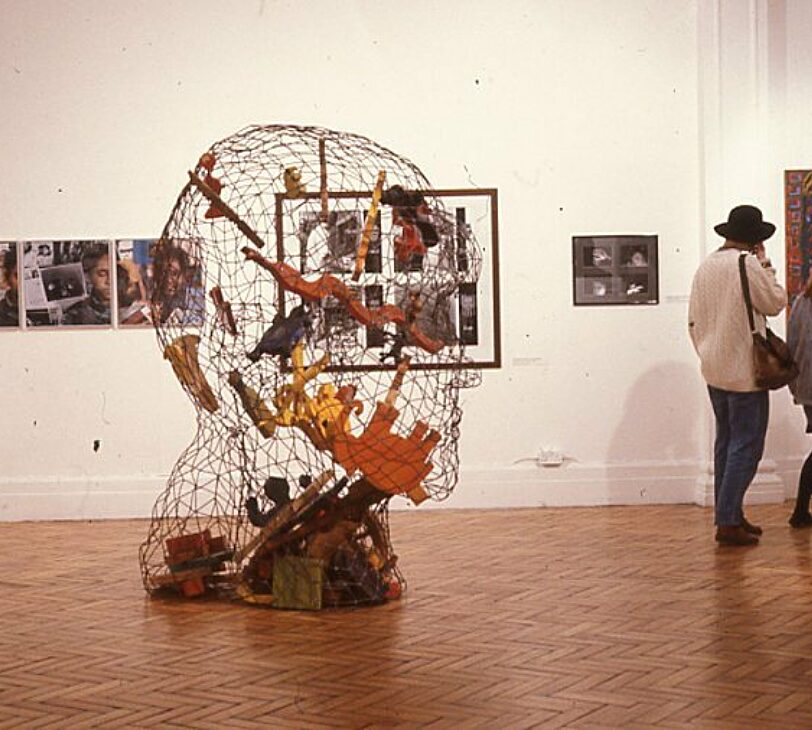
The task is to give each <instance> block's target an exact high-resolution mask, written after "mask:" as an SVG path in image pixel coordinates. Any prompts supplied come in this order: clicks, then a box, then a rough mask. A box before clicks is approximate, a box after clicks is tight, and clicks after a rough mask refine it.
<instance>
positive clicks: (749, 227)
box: [713, 205, 775, 243]
mask: <svg viewBox="0 0 812 730" xmlns="http://www.w3.org/2000/svg"><path fill="white" fill-rule="evenodd" d="M713 230H714V231H716V232H717V233H718V234H719V235H720V236H722V238H726V239H728V240H729V241H738V242H740V243H758V242H759V241H764V240H766V239H768V238H769V237H770V236H772V235H773V233H775V226H774V225H773V224H772V223H768V222H767V221H765V220H764V219H763V217H762V215H761V211H760V210H759V209H758V208H756V207H755V206H754V205H738V206H736V207H735V208H733V210H731V211H730V215H728V217H727V221H726V222H725V223H720V224H719V225H717V226H714V227H713Z"/></svg>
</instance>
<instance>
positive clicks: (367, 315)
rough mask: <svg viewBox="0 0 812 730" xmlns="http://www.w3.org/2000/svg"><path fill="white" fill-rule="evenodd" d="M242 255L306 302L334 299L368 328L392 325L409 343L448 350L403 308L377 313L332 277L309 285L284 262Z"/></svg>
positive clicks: (245, 250)
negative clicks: (403, 334) (398, 329)
mask: <svg viewBox="0 0 812 730" xmlns="http://www.w3.org/2000/svg"><path fill="white" fill-rule="evenodd" d="M242 252H243V253H244V254H245V256H246V258H249V259H251V260H252V261H255V262H256V263H257V264H259V265H260V266H262V267H263V268H264V269H267V270H268V271H270V272H271V273H272V274H273V276H274V278H275V279H276V280H277V281H278V282H279V285H280V286H281V287H282V288H283V289H286V290H287V291H291V292H293V293H294V294H298V295H299V296H300V297H302V299H306V300H307V301H310V302H315V301H319V300H320V299H323V298H324V297H326V296H333V297H335V298H336V299H338V300H339V301H340V302H341V303H342V304H344V306H345V307H346V308H347V311H348V312H349V313H350V315H351V316H352V318H353V319H355V320H356V321H358V322H360V323H361V324H362V325H364V326H365V327H383V326H384V325H386V324H389V323H392V324H395V325H397V326H398V327H403V328H405V331H406V334H407V337H408V341H409V343H411V344H413V345H416V346H417V347H420V348H421V349H423V350H425V351H426V352H430V353H432V354H434V353H436V352H439V351H440V350H442V348H443V346H444V343H443V342H442V340H435V339H432V338H431V337H429V336H428V335H427V334H426V333H425V332H423V331H422V330H421V329H420V327H419V326H418V325H417V323H416V322H413V321H409V319H410V318H407V316H406V313H405V312H404V311H403V310H402V309H401V308H400V307H397V306H395V305H394V304H384V305H383V306H381V307H375V308H373V309H370V308H369V307H366V306H364V305H363V304H362V303H361V301H360V300H359V299H357V298H356V297H355V295H354V294H353V292H352V290H351V289H350V288H349V287H348V286H347V285H346V284H345V283H344V282H343V281H341V280H340V279H337V278H336V277H335V276H333V275H332V274H322V275H321V276H320V277H319V278H318V279H316V280H315V281H307V280H305V278H304V277H303V276H302V275H301V274H300V273H299V272H298V271H297V270H296V269H294V268H293V267H292V266H289V265H288V264H285V263H282V262H281V261H268V259H266V258H264V257H263V256H261V255H260V254H258V253H257V252H256V251H254V250H253V249H250V248H243V249H242Z"/></svg>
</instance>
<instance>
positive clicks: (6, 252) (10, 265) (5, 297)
mask: <svg viewBox="0 0 812 730" xmlns="http://www.w3.org/2000/svg"><path fill="white" fill-rule="evenodd" d="M18 259H19V257H18V255H17V243H16V242H15V241H3V242H0V327H2V328H5V329H11V328H16V327H19V326H20V298H19V289H18V283H19V281H20V267H19V260H18Z"/></svg>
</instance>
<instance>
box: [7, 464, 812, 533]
mask: <svg viewBox="0 0 812 730" xmlns="http://www.w3.org/2000/svg"><path fill="white" fill-rule="evenodd" d="M799 467H800V463H799V461H798V459H787V460H784V461H782V462H775V461H770V460H765V461H764V462H763V463H762V465H761V468H760V469H759V473H758V475H757V476H756V479H755V481H754V483H753V485H752V487H751V488H750V490H749V491H748V498H747V502H748V503H751V504H752V503H759V502H782V501H784V500H785V499H787V498H788V497H791V496H793V495H794V493H795V483H796V480H797V475H798V469H799ZM165 486H166V476H154V477H144V476H139V477H135V478H130V477H125V476H117V477H98V478H93V479H85V478H78V477H77V478H72V479H27V480H16V481H12V480H6V481H2V480H0V522H13V521H21V520H82V519H121V518H148V517H150V515H151V514H152V506H153V504H154V503H155V500H156V499H157V497H158V496H159V495H160V494H161V493H162V492H163V490H164V488H165ZM712 503H713V475H712V474H711V473H710V471H709V470H708V468H707V465H704V464H698V463H697V462H693V461H692V462H687V461H686V462H639V463H636V464H605V465H598V464H591V465H590V464H577V463H575V464H573V463H565V464H563V465H561V466H558V467H538V466H535V465H531V466H527V465H522V466H512V467H501V468H499V467H494V468H492V469H482V468H479V469H471V468H468V469H466V468H463V469H461V471H460V481H459V484H458V485H457V488H456V489H455V490H454V493H453V494H452V495H451V496H450V497H449V498H448V499H447V500H444V501H442V502H433V501H427V502H424V503H423V504H422V505H420V507H419V509H421V510H424V509H443V508H450V509H499V508H514V507H569V506H573V507H574V506H600V505H621V504H625V505H642V504H698V505H701V506H710V505H711V504H712ZM391 506H392V509H396V510H397V509H417V508H415V507H414V506H413V505H412V504H411V502H409V500H408V499H405V498H395V499H393V500H392V502H391Z"/></svg>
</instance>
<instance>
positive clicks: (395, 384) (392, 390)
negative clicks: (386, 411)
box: [384, 357, 411, 408]
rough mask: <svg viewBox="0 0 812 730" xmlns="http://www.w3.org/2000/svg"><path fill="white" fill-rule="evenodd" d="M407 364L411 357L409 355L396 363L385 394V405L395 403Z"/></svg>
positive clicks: (409, 362)
mask: <svg viewBox="0 0 812 730" xmlns="http://www.w3.org/2000/svg"><path fill="white" fill-rule="evenodd" d="M409 365H411V358H409V357H404V358H403V359H402V360H401V361H400V362H399V363H398V369H397V372H396V373H395V377H394V379H393V380H392V385H390V386H389V392H388V393H387V394H386V400H385V401H384V403H386V405H388V406H389V407H390V408H392V407H393V406H394V405H395V401H396V400H397V397H398V393H399V392H400V386H402V385H403V376H404V375H406V371H407V370H408V369H409Z"/></svg>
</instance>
